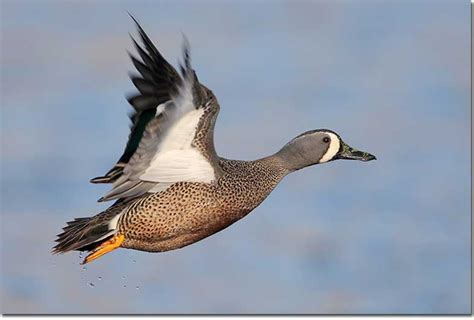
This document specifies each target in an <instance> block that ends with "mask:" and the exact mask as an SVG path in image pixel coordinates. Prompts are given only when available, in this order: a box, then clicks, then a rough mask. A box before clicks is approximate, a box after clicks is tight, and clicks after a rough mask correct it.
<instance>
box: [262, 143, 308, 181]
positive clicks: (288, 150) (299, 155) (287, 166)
mask: <svg viewBox="0 0 474 320" xmlns="http://www.w3.org/2000/svg"><path fill="white" fill-rule="evenodd" d="M267 158H269V159H271V160H270V161H271V162H273V163H275V164H276V165H278V166H279V167H281V168H282V169H284V170H286V171H287V174H288V173H290V172H293V171H297V170H300V169H303V168H305V167H308V166H310V165H313V164H314V163H313V161H312V160H310V159H308V158H307V157H305V154H304V153H303V152H300V150H298V149H296V148H294V146H293V145H291V144H287V145H285V146H284V147H283V148H281V149H280V151H278V152H277V153H275V154H274V155H271V156H270V157H267Z"/></svg>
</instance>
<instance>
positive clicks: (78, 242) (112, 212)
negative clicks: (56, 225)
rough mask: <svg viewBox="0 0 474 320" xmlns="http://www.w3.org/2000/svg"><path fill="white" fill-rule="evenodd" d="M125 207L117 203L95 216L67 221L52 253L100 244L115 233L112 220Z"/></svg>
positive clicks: (87, 248)
mask: <svg viewBox="0 0 474 320" xmlns="http://www.w3.org/2000/svg"><path fill="white" fill-rule="evenodd" d="M123 209H124V204H123V203H115V204H114V205H112V206H111V207H110V208H108V209H107V210H105V211H103V212H101V213H99V214H98V215H96V216H94V217H88V218H76V219H74V220H72V221H69V222H67V223H66V226H65V227H64V228H63V232H62V233H60V234H58V235H57V239H56V242H57V244H56V245H55V246H54V247H53V249H52V253H54V254H56V253H65V252H68V251H73V250H78V251H89V250H91V249H93V248H94V247H95V246H96V244H100V242H102V241H105V240H106V239H108V238H109V237H111V236H112V235H114V234H115V232H116V230H115V227H114V226H111V224H110V221H111V220H112V219H114V218H115V217H116V216H117V215H119V214H120V213H121V212H122V211H123Z"/></svg>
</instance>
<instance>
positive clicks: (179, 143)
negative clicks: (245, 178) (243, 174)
mask: <svg viewBox="0 0 474 320" xmlns="http://www.w3.org/2000/svg"><path fill="white" fill-rule="evenodd" d="M203 115H204V110H203V109H202V108H199V109H197V108H196V106H194V104H193V95H192V83H191V80H190V79H186V78H185V79H184V83H183V85H182V86H181V87H180V88H179V92H178V95H177V96H175V97H173V98H172V99H171V100H170V101H168V102H166V103H163V104H162V105H160V106H159V107H158V109H157V113H156V116H157V117H158V116H162V117H163V119H162V120H163V121H162V122H159V126H157V127H153V126H154V125H155V126H156V124H154V123H153V120H152V121H151V122H150V123H149V124H148V126H147V129H146V130H145V131H146V132H145V134H144V136H143V138H142V141H140V145H139V147H138V149H137V151H136V152H135V154H134V155H133V156H132V158H131V159H130V161H129V163H128V164H127V165H126V166H125V168H124V174H123V175H122V176H121V177H120V178H119V179H118V180H117V181H115V183H114V184H113V188H112V190H110V191H109V192H108V193H107V194H106V195H105V196H104V197H103V198H102V200H111V199H118V198H131V197H136V196H139V195H142V194H144V193H146V192H161V191H163V190H165V189H166V188H167V187H169V186H170V185H171V184H173V183H175V182H180V181H186V182H204V183H210V182H212V181H214V180H215V179H216V177H215V170H214V168H213V167H212V165H211V164H210V163H209V161H208V160H207V159H206V158H205V157H204V156H203V155H202V154H201V152H200V151H199V150H198V149H196V148H195V147H194V146H193V144H192V143H193V140H194V137H195V136H196V130H197V127H198V124H199V121H200V119H201V117H203Z"/></svg>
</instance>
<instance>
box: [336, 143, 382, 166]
mask: <svg viewBox="0 0 474 320" xmlns="http://www.w3.org/2000/svg"><path fill="white" fill-rule="evenodd" d="M336 159H345V160H359V161H372V160H377V158H376V157H375V156H374V155H373V154H370V153H368V152H364V151H359V150H356V149H354V148H352V147H350V146H348V145H347V144H345V143H344V142H343V143H342V148H341V150H340V151H339V152H338V154H337V155H336Z"/></svg>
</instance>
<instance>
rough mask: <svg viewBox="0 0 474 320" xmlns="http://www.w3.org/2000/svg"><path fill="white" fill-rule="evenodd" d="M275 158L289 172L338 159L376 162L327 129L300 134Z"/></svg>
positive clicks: (374, 158) (368, 154)
mask: <svg viewBox="0 0 474 320" xmlns="http://www.w3.org/2000/svg"><path fill="white" fill-rule="evenodd" d="M275 156H276V157H277V158H278V159H280V161H281V163H282V165H283V166H284V167H285V168H286V169H287V170H289V171H296V170H299V169H301V168H304V167H308V166H311V165H314V164H319V163H326V162H329V161H334V160H338V159H346V160H359V161H371V160H376V157H375V156H374V155H372V154H370V153H367V152H363V151H359V150H356V149H354V148H352V147H350V146H349V145H347V144H346V143H345V142H344V141H342V139H341V137H340V136H339V135H338V134H337V133H335V132H334V131H331V130H327V129H318V130H312V131H307V132H305V133H302V134H300V135H299V136H297V137H296V138H294V139H293V140H291V141H290V142H288V143H287V144H286V145H285V146H284V147H283V148H282V149H281V150H280V151H278V152H277V153H276V154H275Z"/></svg>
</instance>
